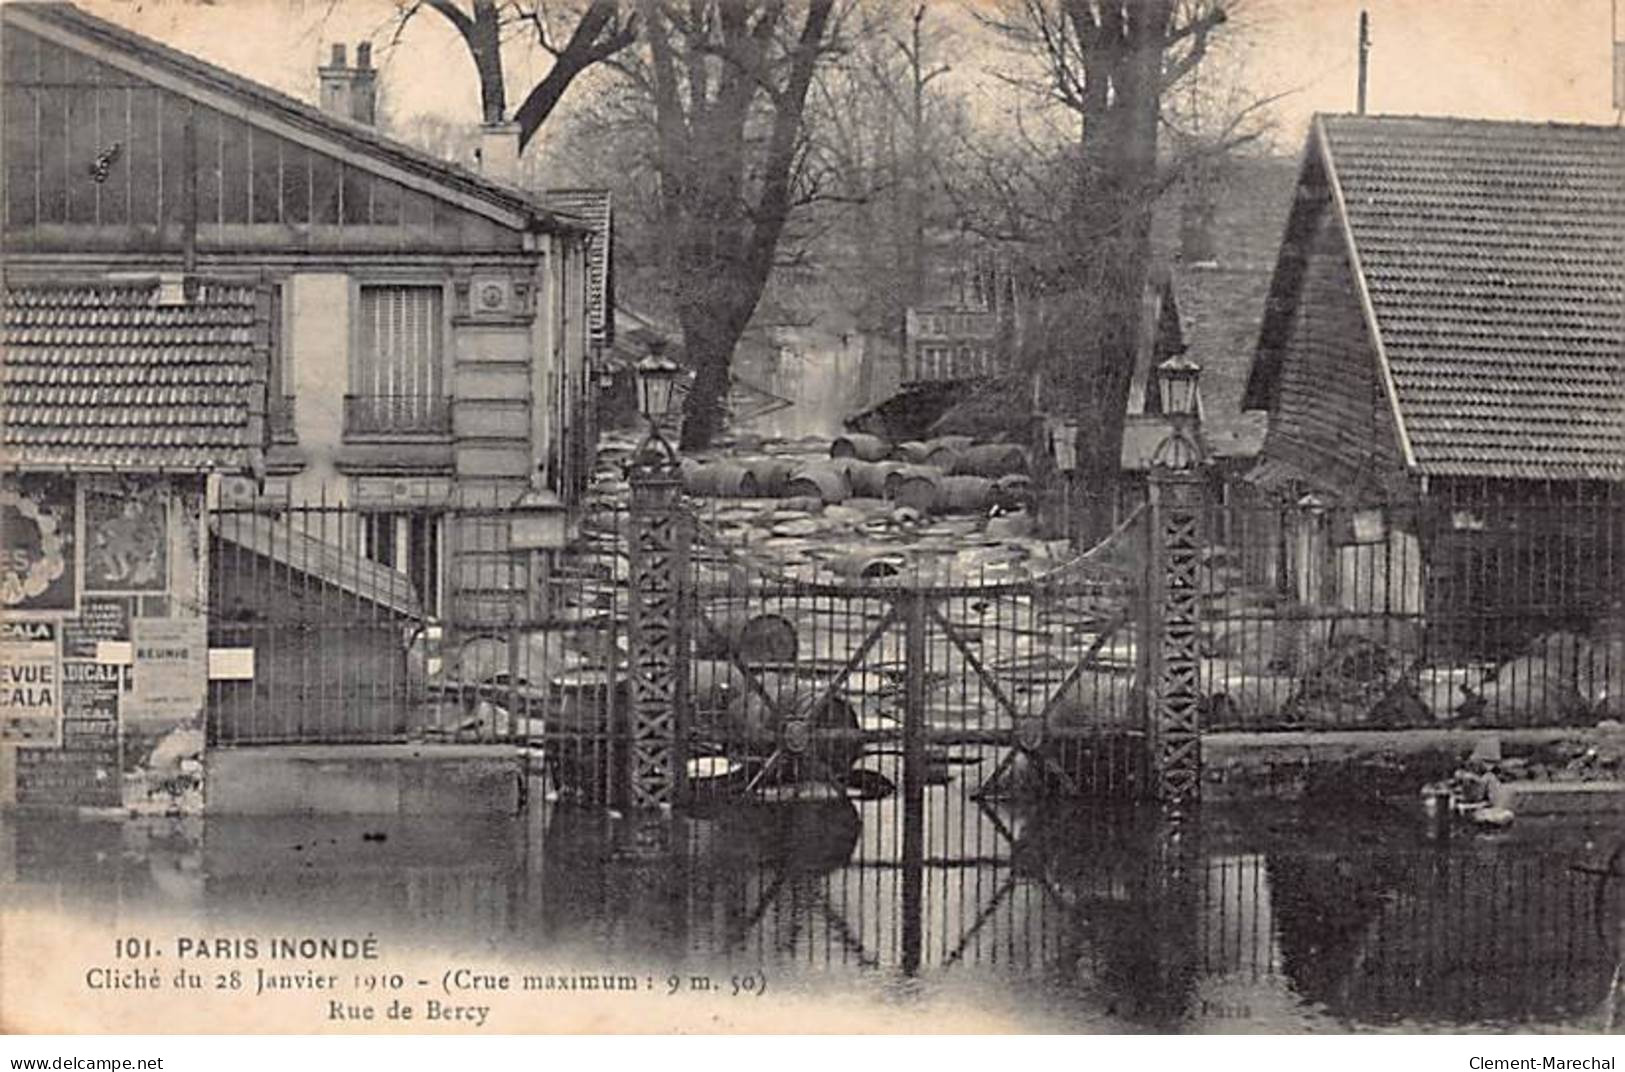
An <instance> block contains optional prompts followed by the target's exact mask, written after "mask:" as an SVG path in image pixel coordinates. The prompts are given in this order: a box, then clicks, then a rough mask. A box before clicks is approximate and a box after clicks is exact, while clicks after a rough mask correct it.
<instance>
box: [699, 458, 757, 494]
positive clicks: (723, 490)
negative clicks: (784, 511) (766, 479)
mask: <svg viewBox="0 0 1625 1072" xmlns="http://www.w3.org/2000/svg"><path fill="white" fill-rule="evenodd" d="M684 478H685V480H684V482H685V484H686V485H687V488H688V492H689V494H691V495H702V496H707V497H714V498H721V499H754V498H757V497H759V496H760V495H761V490H760V489H759V488H758V487H757V484H756V478H755V477H754V476H753V475H751V472H750V470H748V469H746V468H745V467H744V466H743V465H740V464H739V463H738V462H730V461H722V462H708V463H706V464H705V465H702V466H700V467H699V468H698V469H694V470H691V471H689V472H687V473H685V474H684Z"/></svg>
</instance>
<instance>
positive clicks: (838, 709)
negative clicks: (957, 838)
mask: <svg viewBox="0 0 1625 1072" xmlns="http://www.w3.org/2000/svg"><path fill="white" fill-rule="evenodd" d="M1137 539H1143V536H1140V535H1139V534H1138V533H1131V532H1128V531H1125V532H1123V533H1121V534H1120V538H1119V541H1118V543H1117V544H1116V545H1113V546H1112V547H1109V548H1107V549H1105V550H1104V551H1103V552H1102V553H1101V554H1098V555H1096V556H1095V557H1094V558H1085V559H1080V560H1077V561H1074V562H1070V563H1067V564H1065V565H1062V566H1059V567H1056V568H1054V569H1051V570H1047V571H1045V572H1042V573H1041V574H1039V575H1037V576H1033V575H1030V574H1029V571H1028V570H1027V569H1026V568H1025V567H1023V566H1021V565H1020V564H1019V563H1017V562H1015V561H1014V560H1013V559H1012V558H1011V557H1010V556H1007V555H1000V554H998V553H997V551H996V550H994V549H992V548H989V547H986V546H984V547H983V548H981V551H982V553H981V554H980V555H978V554H977V549H975V548H967V549H960V550H958V551H957V552H955V551H950V552H949V553H947V554H946V555H938V556H936V557H935V558H929V559H927V558H922V557H920V556H917V555H916V556H914V557H912V558H910V557H907V556H905V555H904V554H901V553H899V552H898V549H896V548H890V549H882V550H880V551H879V552H875V551H873V550H864V549H863V548H855V549H852V550H850V551H846V552H842V551H839V550H834V549H832V550H834V553H833V554H831V556H830V557H829V558H828V559H827V560H826V561H824V562H822V563H819V562H802V563H799V564H790V563H775V562H774V561H773V560H772V559H771V558H770V557H764V556H762V555H760V554H752V553H750V552H749V551H747V550H745V549H743V548H741V547H738V546H733V547H730V546H728V542H727V541H726V540H725V539H723V538H720V537H718V536H717V535H716V534H715V533H708V534H707V535H706V536H705V537H704V538H702V539H700V540H698V541H696V544H695V548H694V550H693V552H692V553H691V556H690V577H689V580H688V585H687V589H688V591H687V597H686V598H687V599H688V602H687V603H686V604H685V608H684V617H685V619H686V627H687V629H688V630H689V632H690V633H691V637H690V643H689V649H688V650H689V651H690V653H691V656H692V658H691V662H690V665H689V670H688V673H689V675H690V679H691V681H692V683H693V685H692V689H691V691H690V712H689V717H688V718H687V720H686V725H685V731H684V736H685V744H686V754H687V762H688V764H689V773H690V777H689V780H690V783H691V785H690V788H691V790H692V792H693V794H694V795H695V797H696V798H697V799H701V800H703V799H705V798H706V796H707V795H722V796H728V795H731V794H736V793H741V792H744V793H748V794H749V795H751V796H753V797H754V798H757V799H760V798H762V797H764V796H766V797H773V796H775V795H790V796H792V797H794V798H796V799H805V798H806V797H807V796H809V795H815V796H816V795H818V794H823V795H825V796H833V797H842V798H844V797H845V796H846V795H847V793H848V792H849V791H850V792H855V793H858V794H860V795H861V794H864V793H870V792H874V793H887V792H890V791H892V790H893V789H901V790H903V791H905V792H913V793H915V794H918V793H922V792H924V791H925V787H929V786H940V785H944V784H947V783H948V782H950V781H952V782H953V783H954V784H955V785H956V787H958V788H957V789H956V792H963V793H965V794H968V795H970V796H975V797H984V796H985V797H988V798H990V799H991V798H1001V797H1006V796H1027V795H1047V794H1052V793H1057V792H1059V793H1066V794H1078V795H1087V796H1099V797H1130V796H1135V795H1139V794H1142V793H1143V792H1144V791H1145V789H1146V785H1145V770H1144V755H1145V748H1144V738H1145V732H1146V728H1145V709H1144V695H1143V681H1144V673H1143V667H1142V665H1141V664H1142V661H1143V659H1144V657H1145V655H1146V652H1145V648H1144V645H1143V644H1141V643H1139V642H1138V635H1139V632H1140V628H1141V620H1140V619H1141V614H1140V603H1139V602H1138V598H1137V597H1138V592H1139V587H1138V581H1139V577H1138V575H1137V573H1136V572H1135V570H1134V569H1133V568H1132V567H1131V566H1129V565H1125V564H1124V563H1123V562H1122V561H1120V560H1118V559H1114V558H1113V557H1112V554H1111V553H1110V552H1111V551H1113V550H1118V549H1119V548H1120V547H1121V546H1125V545H1129V544H1131V543H1132V542H1133V541H1134V540H1137ZM916 803H917V801H916Z"/></svg>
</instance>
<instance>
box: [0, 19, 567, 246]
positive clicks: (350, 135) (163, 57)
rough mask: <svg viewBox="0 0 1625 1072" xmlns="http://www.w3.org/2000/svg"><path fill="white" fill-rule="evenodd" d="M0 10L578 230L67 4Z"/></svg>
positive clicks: (447, 166)
mask: <svg viewBox="0 0 1625 1072" xmlns="http://www.w3.org/2000/svg"><path fill="white" fill-rule="evenodd" d="M0 12H3V13H4V14H5V15H6V16H8V17H15V16H23V17H25V18H26V17H28V16H32V17H34V18H37V19H43V20H45V21H46V22H48V23H50V24H51V25H53V26H55V27H57V28H58V29H59V30H66V31H68V32H70V33H73V34H76V35H81V36H83V37H86V38H89V39H90V40H92V41H95V42H97V43H100V44H103V45H106V46H108V47H111V48H114V49H116V50H118V51H120V52H124V53H128V54H132V55H135V56H139V57H140V58H141V59H143V60H145V61H147V62H149V63H152V64H156V65H158V66H159V67H162V68H164V69H165V70H167V71H169V72H171V73H172V74H175V75H178V76H180V77H181V78H183V79H186V80H188V81H191V82H193V83H196V84H200V85H202V86H205V87H207V88H210V89H214V90H217V91H219V92H224V93H227V94H230V95H232V96H234V97H237V98H240V99H242V100H245V101H248V102H251V103H252V104H253V105H255V106H256V107H261V108H265V109H267V110H269V111H271V112H273V113H275V114H276V116H277V118H279V119H282V120H284V121H287V122H291V123H294V124H295V125H297V126H300V127H303V128H305V129H307V130H311V131H313V132H316V133H319V134H321V135H323V136H324V137H327V138H331V139H332V140H333V141H335V142H338V143H339V144H341V145H344V146H346V147H347V148H351V149H354V150H357V151H359V152H361V153H363V154H365V155H367V156H372V157H375V158H377V159H379V160H383V161H387V162H388V163H390V164H392V165H394V166H396V167H399V168H402V169H404V170H406V171H409V172H412V173H413V174H416V175H420V176H422V177H424V178H427V179H430V180H432V181H434V182H437V183H439V184H441V185H442V186H443V187H445V188H448V189H451V190H455V191H458V192H459V193H464V194H469V195H472V196H474V197H477V198H479V199H481V200H482V201H484V202H486V203H488V204H490V205H491V206H493V207H494V208H497V209H501V210H506V211H508V212H519V213H523V214H524V215H525V216H526V217H528V218H529V219H530V220H531V222H532V223H534V224H536V225H538V226H540V227H543V228H546V229H549V230H555V231H557V230H564V231H569V230H573V229H574V227H575V226H576V225H573V224H571V223H568V222H566V221H563V220H560V219H559V218H558V217H557V216H556V215H554V214H553V213H552V212H551V211H550V210H549V209H547V208H546V207H545V206H544V205H543V204H542V203H541V202H540V201H539V200H538V199H537V198H535V197H533V196H532V195H531V194H529V193H527V192H525V191H523V190H520V189H518V188H517V187H514V186H510V185H508V184H506V183H500V182H493V181H492V180H491V179H489V178H486V177H485V176H483V175H480V174H479V173H477V172H474V171H470V170H468V169H467V168H464V167H459V166H457V165H455V164H451V163H448V162H447V161H445V160H442V159H440V158H438V157H435V156H432V155H430V154H428V153H425V152H422V151H420V150H418V149H414V148H413V147H412V146H410V145H406V144H405V143H403V142H399V141H396V140H395V139H394V138H389V137H385V136H384V135H383V134H381V133H379V132H378V131H377V130H376V129H374V128H373V127H370V126H367V125H365V124H362V123H356V122H352V121H350V120H347V119H339V118H337V117H335V116H332V115H329V114H328V113H327V112H324V111H322V110H321V109H320V108H317V107H315V106H314V105H311V104H307V103H305V102H304V101H302V100H299V99H298V98H296V97H291V96H289V95H288V94H286V93H281V92H278V91H277V90H275V89H272V88H271V87H269V86H267V85H264V84H262V83H259V82H255V81H254V80H252V79H249V78H244V77H243V76H242V75H239V74H236V73H235V72H232V71H228V70H226V69H225V68H223V67H217V66H215V65H214V64H212V63H208V62H206V61H204V60H201V59H199V58H198V57H196V56H193V55H191V54H190V53H186V52H182V51H180V50H179V49H175V48H171V47H169V46H168V45H166V44H164V43H162V42H161V41H155V40H153V39H152V38H150V37H146V36H144V35H142V34H138V33H136V32H135V31H134V30H129V29H126V28H125V27H123V26H120V25H118V24H117V23H115V22H109V21H108V20H106V19H101V18H97V17H96V16H94V15H91V14H90V13H88V12H85V11H82V10H80V9H79V8H77V7H75V6H73V5H72V4H69V3H63V2H60V0H26V2H24V0H11V2H8V3H5V4H0Z"/></svg>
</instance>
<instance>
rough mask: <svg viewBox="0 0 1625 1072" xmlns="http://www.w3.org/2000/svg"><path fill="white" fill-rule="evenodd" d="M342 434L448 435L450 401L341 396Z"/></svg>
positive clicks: (410, 396)
mask: <svg viewBox="0 0 1625 1072" xmlns="http://www.w3.org/2000/svg"><path fill="white" fill-rule="evenodd" d="M344 434H345V435H426V436H445V435H450V434H451V399H450V398H449V397H448V396H445V395H426V394H408V395H345V396H344Z"/></svg>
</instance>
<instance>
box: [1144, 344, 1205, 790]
mask: <svg viewBox="0 0 1625 1072" xmlns="http://www.w3.org/2000/svg"><path fill="white" fill-rule="evenodd" d="M1157 371H1158V372H1159V373H1160V374H1161V379H1160V382H1159V384H1158V386H1159V388H1160V390H1161V392H1162V410H1163V413H1164V414H1165V415H1167V417H1168V422H1169V428H1168V434H1167V435H1166V436H1164V437H1163V440H1162V442H1160V443H1159V444H1157V449H1156V452H1155V453H1154V454H1153V455H1152V457H1151V511H1152V513H1151V521H1152V526H1153V528H1152V533H1153V538H1152V539H1153V545H1154V547H1155V551H1156V561H1155V563H1154V565H1153V568H1152V570H1151V584H1152V600H1151V611H1152V614H1151V622H1150V625H1151V630H1150V632H1151V636H1150V638H1149V641H1150V644H1151V684H1152V687H1153V691H1152V694H1151V703H1152V707H1151V711H1150V721H1151V725H1150V726H1149V729H1150V736H1151V742H1152V750H1151V761H1152V767H1153V773H1154V777H1155V779H1156V793H1157V796H1158V798H1159V799H1160V800H1162V801H1163V802H1164V803H1165V804H1166V805H1168V806H1169V807H1170V809H1171V810H1172V811H1174V812H1178V811H1180V810H1182V809H1183V807H1184V805H1185V804H1187V803H1194V802H1195V801H1196V799H1197V798H1198V797H1199V795H1200V793H1201V774H1202V737H1201V718H1200V703H1201V663H1200V660H1199V656H1198V651H1197V631H1198V626H1199V624H1200V612H1201V598H1200V597H1201V582H1200V577H1201V573H1200V570H1201V560H1202V543H1203V529H1204V525H1203V521H1204V515H1205V513H1206V510H1207V502H1206V496H1205V489H1206V483H1205V479H1204V477H1203V474H1202V461H1203V451H1202V442H1201V429H1200V427H1199V419H1200V414H1201V401H1200V394H1199V390H1198V385H1199V382H1200V379H1201V375H1202V366H1201V365H1198V364H1197V363H1196V362H1194V361H1191V360H1190V359H1188V358H1186V357H1184V356H1183V355H1175V356H1174V357H1171V358H1169V359H1168V360H1167V361H1164V362H1163V363H1162V364H1160V365H1158V366H1157Z"/></svg>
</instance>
